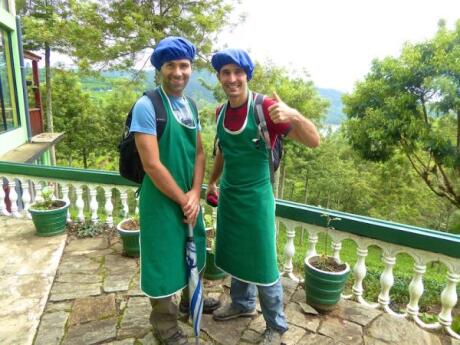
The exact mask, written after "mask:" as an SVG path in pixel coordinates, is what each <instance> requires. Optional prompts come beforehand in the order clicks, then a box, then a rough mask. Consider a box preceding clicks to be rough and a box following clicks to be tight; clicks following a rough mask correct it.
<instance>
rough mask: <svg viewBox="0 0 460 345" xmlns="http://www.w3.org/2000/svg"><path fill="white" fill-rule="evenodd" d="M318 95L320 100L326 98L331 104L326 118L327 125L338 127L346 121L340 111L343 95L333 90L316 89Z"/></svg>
mask: <svg viewBox="0 0 460 345" xmlns="http://www.w3.org/2000/svg"><path fill="white" fill-rule="evenodd" d="M317 90H318V93H319V94H320V96H321V97H322V98H326V99H327V100H328V101H329V102H330V103H331V104H330V106H329V111H328V113H327V116H326V121H325V122H326V123H327V124H334V125H339V124H341V123H342V121H344V120H345V119H346V116H345V114H344V113H343V111H342V107H343V104H342V95H343V93H342V92H340V91H338V90H335V89H322V88H318V89H317Z"/></svg>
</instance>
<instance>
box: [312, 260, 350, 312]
mask: <svg viewBox="0 0 460 345" xmlns="http://www.w3.org/2000/svg"><path fill="white" fill-rule="evenodd" d="M317 258H318V256H313V257H310V258H307V259H306V260H305V265H304V267H305V294H306V297H307V303H308V304H309V305H311V306H312V307H313V308H315V309H318V310H320V311H329V310H332V309H333V308H334V306H335V305H336V304H337V302H338V301H339V300H340V297H341V295H342V291H343V288H344V287H345V283H346V281H347V278H348V275H349V274H350V266H349V265H348V264H347V263H345V265H346V267H345V269H344V270H343V271H340V272H326V271H322V270H320V269H318V268H316V267H314V266H313V265H312V264H311V263H310V262H311V261H314V260H315V259H317Z"/></svg>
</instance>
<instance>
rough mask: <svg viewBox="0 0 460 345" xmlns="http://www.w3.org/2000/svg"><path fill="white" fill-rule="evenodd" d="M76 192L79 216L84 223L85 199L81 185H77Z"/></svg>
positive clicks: (79, 219)
mask: <svg viewBox="0 0 460 345" xmlns="http://www.w3.org/2000/svg"><path fill="white" fill-rule="evenodd" d="M75 193H76V194H77V201H76V202H75V206H77V210H78V214H77V218H78V221H79V222H80V223H83V222H84V221H85V214H84V212H83V210H84V208H85V201H84V200H83V189H82V187H81V185H77V187H76V188H75Z"/></svg>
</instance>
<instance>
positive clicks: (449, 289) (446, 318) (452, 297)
mask: <svg viewBox="0 0 460 345" xmlns="http://www.w3.org/2000/svg"><path fill="white" fill-rule="evenodd" d="M459 281H460V274H457V273H452V272H449V273H448V274H447V286H446V287H445V288H444V290H443V291H442V293H441V305H442V309H441V312H440V313H439V315H438V319H439V323H440V324H441V325H442V326H444V327H445V328H446V329H447V330H449V329H450V325H451V324H452V308H453V307H455V305H456V304H457V283H458V282H459Z"/></svg>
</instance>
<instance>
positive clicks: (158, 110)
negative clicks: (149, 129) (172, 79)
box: [144, 88, 168, 140]
mask: <svg viewBox="0 0 460 345" xmlns="http://www.w3.org/2000/svg"><path fill="white" fill-rule="evenodd" d="M144 96H147V97H148V98H149V99H150V102H152V105H153V109H154V110H155V118H156V124H157V140H160V138H161V136H162V135H163V132H164V130H165V127H166V121H167V118H168V117H167V116H166V109H165V107H164V105H163V101H162V99H161V95H160V91H159V90H158V88H156V89H154V90H148V91H145V92H144Z"/></svg>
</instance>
